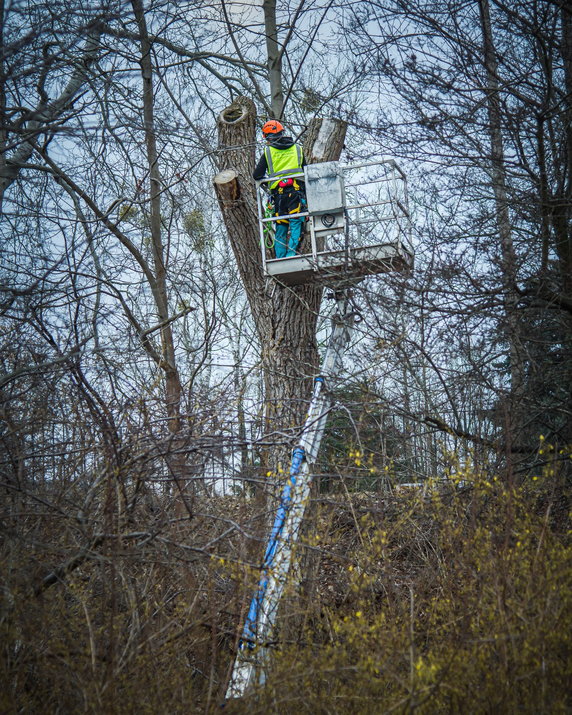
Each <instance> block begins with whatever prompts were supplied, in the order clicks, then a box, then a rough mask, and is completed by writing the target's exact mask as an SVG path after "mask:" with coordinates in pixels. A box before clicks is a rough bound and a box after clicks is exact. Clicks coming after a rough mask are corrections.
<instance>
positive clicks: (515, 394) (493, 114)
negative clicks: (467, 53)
mask: <svg viewBox="0 0 572 715" xmlns="http://www.w3.org/2000/svg"><path fill="white" fill-rule="evenodd" d="M479 8H480V13H481V31H482V36H483V56H484V65H485V72H486V95H487V109H488V115H489V135H490V142H491V164H492V171H491V178H492V186H493V192H494V199H495V206H496V222H497V227H498V231H499V237H500V246H501V261H500V264H501V272H502V276H501V279H502V283H503V293H504V308H505V330H504V332H505V335H506V340H507V342H508V348H509V356H510V379H511V386H510V388H511V389H510V395H509V402H508V405H507V415H506V419H507V435H506V438H507V440H506V441H507V444H510V442H511V440H512V438H513V436H514V435H513V434H512V432H513V430H514V429H515V428H516V429H520V428H522V422H523V418H524V414H525V409H523V408H524V405H523V396H524V363H523V348H522V343H521V334H520V325H519V319H518V314H517V303H518V294H517V283H516V281H517V261H516V253H515V250H514V244H513V239H512V230H511V223H510V214H509V200H508V195H507V188H506V175H505V157H504V147H503V139H502V128H501V107H500V96H499V76H498V62H497V58H496V50H495V46H494V41H493V36H492V29H491V19H490V13H489V5H488V0H479ZM507 454H508V453H507Z"/></svg>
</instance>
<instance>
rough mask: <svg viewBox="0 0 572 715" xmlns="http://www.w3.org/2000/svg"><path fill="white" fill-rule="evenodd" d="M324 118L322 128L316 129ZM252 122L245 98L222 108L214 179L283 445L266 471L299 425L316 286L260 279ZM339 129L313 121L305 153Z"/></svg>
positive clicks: (311, 360)
mask: <svg viewBox="0 0 572 715" xmlns="http://www.w3.org/2000/svg"><path fill="white" fill-rule="evenodd" d="M324 125H326V127H328V128H329V131H328V132H325V131H322V130H321V127H323V126H324ZM255 126H256V110H255V106H254V103H253V102H252V101H251V100H249V99H247V98H244V97H239V98H238V99H237V100H235V102H233V104H231V105H230V106H229V107H227V108H226V109H225V110H223V111H222V112H221V114H220V115H219V119H218V130H219V149H220V152H219V168H220V173H219V174H218V175H217V176H216V177H215V179H214V186H215V191H216V194H217V197H218V201H219V205H220V209H221V212H222V215H223V219H224V222H225V225H226V228H227V231H228V236H229V242H230V245H231V247H232V250H233V252H234V255H235V258H236V262H237V264H238V270H239V272H240V277H241V280H242V283H243V285H244V289H245V291H246V295H247V298H248V301H249V305H250V309H251V311H252V315H253V318H254V322H255V325H256V329H257V333H258V337H259V340H260V344H261V346H262V360H263V367H264V382H265V396H266V430H267V433H268V436H269V437H270V438H271V439H273V440H274V441H275V442H276V444H277V445H279V444H283V445H285V447H286V449H284V450H279V449H278V450H276V454H278V457H276V456H274V457H272V458H270V459H269V460H268V464H267V465H265V471H266V470H267V469H270V471H275V470H276V469H278V468H282V469H284V470H286V469H287V466H288V465H287V463H288V462H289V448H290V447H291V444H292V441H293V439H294V438H295V436H296V435H297V434H298V433H299V431H300V429H301V426H302V424H303V421H304V418H305V415H306V411H307V403H308V400H309V397H310V395H311V390H312V383H313V377H314V376H315V374H316V372H317V369H318V363H319V356H318V348H317V343H316V322H317V317H318V311H319V308H320V301H321V296H322V289H321V288H320V287H318V286H314V285H304V286H298V287H295V288H285V287H283V286H281V285H280V284H278V283H276V282H270V281H265V279H264V278H263V275H262V267H261V259H260V256H261V251H260V244H259V232H258V219H257V215H256V197H255V192H254V182H253V179H252V172H253V170H254V163H255V151H254V143H255ZM345 128H346V125H345V122H342V121H340V120H336V119H327V120H322V119H316V120H314V121H313V122H312V124H311V127H310V131H309V136H310V142H309V144H308V145H307V146H306V147H305V152H306V156H309V157H312V158H313V159H314V161H329V160H335V159H338V158H339V155H340V152H341V150H342V147H343V139H344V136H345ZM317 137H321V139H320V142H321V143H320V145H319V149H320V152H319V154H315V152H314V151H313V144H314V142H315V140H316V138H317Z"/></svg>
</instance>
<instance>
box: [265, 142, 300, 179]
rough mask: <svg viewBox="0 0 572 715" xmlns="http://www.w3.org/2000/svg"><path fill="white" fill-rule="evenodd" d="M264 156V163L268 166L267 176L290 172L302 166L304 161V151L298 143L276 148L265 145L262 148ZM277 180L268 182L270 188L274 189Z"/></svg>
mask: <svg viewBox="0 0 572 715" xmlns="http://www.w3.org/2000/svg"><path fill="white" fill-rule="evenodd" d="M264 156H265V157H266V165H267V166H268V175H269V176H282V175H283V174H292V173H293V172H295V171H296V169H301V168H302V162H303V161H304V152H303V151H302V147H301V146H299V145H298V144H292V146H290V147H288V149H276V148H275V147H273V146H267V147H266V148H265V149H264ZM278 184H279V181H274V182H272V183H270V188H271V189H275V188H276V187H277V186H278Z"/></svg>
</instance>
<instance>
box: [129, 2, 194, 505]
mask: <svg viewBox="0 0 572 715" xmlns="http://www.w3.org/2000/svg"><path fill="white" fill-rule="evenodd" d="M132 7H133V12H134V15H135V19H136V21H137V24H138V27H139V34H140V38H141V39H140V43H141V60H140V65H141V75H142V79H143V121H144V131H145V144H146V148H147V162H148V166H149V195H150V230H151V245H152V250H153V269H154V277H155V291H154V292H153V296H154V298H155V306H156V309H157V315H158V318H159V324H160V326H161V327H160V333H161V357H162V361H161V367H162V368H163V373H164V379H165V406H166V412H167V426H168V430H169V433H170V435H171V444H170V448H169V455H170V456H169V458H168V464H169V467H170V469H171V474H172V476H173V478H174V480H175V482H176V484H177V487H178V488H179V490H180V491H181V496H182V498H183V501H184V495H183V490H184V488H185V482H184V479H185V477H186V468H185V466H186V459H185V455H184V449H183V446H184V445H183V443H182V440H181V397H182V386H181V380H180V376H179V370H178V368H177V362H176V356H175V344H174V339H173V330H172V321H171V320H170V319H169V297H168V289H167V267H166V265H165V250H164V246H163V237H162V227H161V176H160V173H159V157H158V154H157V141H156V132H155V118H154V108H153V102H154V97H153V66H152V61H151V43H150V41H149V36H148V32H147V25H146V22H145V11H144V8H143V4H142V2H141V0H132ZM180 506H182V505H180ZM185 511H187V512H188V511H189V507H188V506H187V504H186V503H185V509H183V510H182V512H183V513H185Z"/></svg>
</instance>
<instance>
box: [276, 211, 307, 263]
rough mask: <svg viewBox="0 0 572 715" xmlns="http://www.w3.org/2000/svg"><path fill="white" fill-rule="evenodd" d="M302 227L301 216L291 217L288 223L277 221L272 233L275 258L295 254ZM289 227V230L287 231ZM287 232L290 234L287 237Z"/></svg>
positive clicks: (302, 220)
mask: <svg viewBox="0 0 572 715" xmlns="http://www.w3.org/2000/svg"><path fill="white" fill-rule="evenodd" d="M303 227H304V219H303V218H291V219H290V220H289V221H288V223H277V224H276V233H275V234H274V250H275V251H276V258H289V257H290V256H295V255H296V250H297V249H298V244H299V243H300V238H301V236H302V228H303ZM288 229H290V232H288ZM288 233H290V236H289V237H288Z"/></svg>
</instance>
